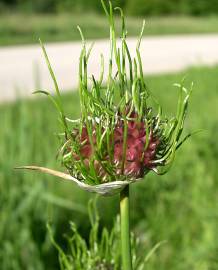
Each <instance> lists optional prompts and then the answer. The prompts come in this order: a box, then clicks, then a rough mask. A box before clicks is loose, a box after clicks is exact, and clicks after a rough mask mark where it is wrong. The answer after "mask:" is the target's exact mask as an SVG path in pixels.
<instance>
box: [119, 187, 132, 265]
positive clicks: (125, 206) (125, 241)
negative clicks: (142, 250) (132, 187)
mask: <svg viewBox="0 0 218 270" xmlns="http://www.w3.org/2000/svg"><path fill="white" fill-rule="evenodd" d="M120 229H121V251H122V270H132V256H131V243H130V229H129V186H126V187H125V188H124V189H123V190H122V191H121V192H120Z"/></svg>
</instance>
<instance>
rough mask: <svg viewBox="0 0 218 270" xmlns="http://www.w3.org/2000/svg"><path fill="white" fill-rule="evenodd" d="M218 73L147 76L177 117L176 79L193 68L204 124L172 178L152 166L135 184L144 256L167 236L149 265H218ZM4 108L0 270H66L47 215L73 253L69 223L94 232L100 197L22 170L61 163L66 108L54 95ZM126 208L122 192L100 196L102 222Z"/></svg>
mask: <svg viewBox="0 0 218 270" xmlns="http://www.w3.org/2000/svg"><path fill="white" fill-rule="evenodd" d="M217 73H218V67H215V68H196V69H190V70H188V71H186V72H183V73H179V74H174V75H166V74H165V75H161V76H149V77H147V79H146V80H147V83H148V86H149V87H150V89H151V90H152V91H153V92H154V94H155V95H156V96H157V98H158V99H159V101H160V103H161V104H162V105H163V108H164V110H165V111H166V112H167V113H168V114H170V115H171V114H172V113H173V112H174V109H175V107H176V104H175V103H176V102H175V101H176V100H177V94H178V90H177V89H176V88H174V87H172V84H173V83H174V82H180V81H181V79H182V78H183V76H184V75H185V74H188V78H187V83H189V82H190V81H194V91H193V95H192V98H191V104H190V108H189V114H188V121H187V123H186V131H187V132H189V131H191V130H192V131H193V130H196V129H199V128H203V129H205V132H203V133H201V134H198V135H195V136H194V137H193V138H191V139H190V140H189V141H188V142H187V143H186V144H185V145H184V146H183V147H182V149H181V150H179V152H178V155H177V158H176V162H175V164H174V166H173V168H172V170H171V171H170V172H169V173H168V174H167V175H165V176H162V177H158V176H156V175H155V174H153V173H150V174H149V175H148V176H146V178H145V179H144V181H142V182H141V183H136V184H134V185H132V186H131V198H132V199H131V227H132V230H133V231H134V233H135V234H136V235H137V236H138V237H140V239H141V241H142V243H143V248H142V249H141V252H142V254H143V255H144V254H146V253H147V252H148V251H149V250H151V248H152V247H153V246H154V245H155V244H156V243H158V242H160V241H163V240H166V241H167V242H166V243H165V244H164V245H162V246H161V247H160V248H159V249H158V251H157V252H156V253H155V254H154V255H153V256H152V257H151V259H150V260H149V263H148V266H147V269H149V270H157V269H160V270H183V269H184V270H187V269H193V270H205V269H210V270H216V269H218V259H217V252H218V235H217V227H218V217H217V208H218V178H217V175H218V171H217V158H218V141H217V133H218V124H217V123H218V107H217V91H218V82H217ZM63 99H64V105H65V109H66V111H67V113H68V115H71V116H72V117H77V116H78V115H79V106H78V104H79V99H78V94H77V93H70V94H67V95H63ZM0 115H1V126H0V239H1V241H0V269H1V270H21V269H22V270H23V269H28V270H29V269H30V270H31V269H34V270H43V269H50V270H54V269H59V267H58V261H57V252H56V250H55V248H54V247H53V246H52V244H51V241H50V239H49V235H48V231H47V229H46V222H47V221H50V222H51V224H52V227H53V230H54V234H55V239H56V241H57V242H58V243H59V244H60V245H61V247H62V248H63V249H64V250H65V249H66V241H65V240H64V237H63V234H66V233H68V232H69V230H70V226H69V220H72V221H73V222H76V224H77V226H78V229H79V232H80V233H81V234H82V235H83V236H84V237H85V238H86V239H87V237H88V232H89V229H90V224H89V222H88V213H87V202H88V200H89V199H90V198H91V197H93V196H94V195H92V194H88V193H86V192H84V191H82V190H80V189H78V188H77V187H76V186H75V185H73V184H71V183H68V182H61V181H60V180H58V179H55V178H54V177H50V176H44V175H42V174H38V173H28V172H20V171H19V172H17V171H16V172H15V171H14V170H13V167H14V166H17V165H27V164H37V165H43V166H47V167H50V168H56V169H58V162H57V161H56V160H55V155H56V152H57V149H58V145H59V142H58V140H57V137H56V136H55V132H57V131H58V130H59V129H58V123H57V115H56V112H55V110H54V109H53V107H52V105H51V104H50V103H49V101H48V100H47V99H45V98H39V99H36V100H33V101H17V102H15V103H14V104H8V105H1V106H0ZM118 210H119V209H118V197H114V198H110V197H108V198H107V197H106V198H100V200H99V213H100V217H101V226H106V227H107V228H109V229H110V228H111V226H112V224H113V221H114V218H115V216H116V214H117V213H118Z"/></svg>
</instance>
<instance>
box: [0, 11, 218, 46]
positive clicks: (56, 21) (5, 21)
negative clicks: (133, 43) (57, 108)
mask: <svg viewBox="0 0 218 270" xmlns="http://www.w3.org/2000/svg"><path fill="white" fill-rule="evenodd" d="M142 19H143V18H133V17H132V18H131V17H129V18H128V19H127V28H128V32H129V35H130V36H136V35H137V36H138V34H139V31H140V30H139V25H141V22H142ZM145 19H146V23H147V27H146V28H145V32H144V35H164V34H184V33H189V34H190V33H217V32H218V17H183V16H181V17H180V16H179V17H175V16H174V17H147V18H146V17H145ZM117 21H119V19H117ZM77 25H80V26H81V28H82V29H83V31H84V34H85V36H86V38H88V39H96V38H106V37H108V24H107V20H106V19H105V17H104V16H101V15H98V14H92V13H88V14H58V15H35V14H5V15H4V14H1V16H0V45H13V44H26V43H36V42H38V38H39V37H40V38H41V39H42V40H44V41H46V42H47V41H67V40H69V41H72V40H79V39H80V36H79V33H78V31H77V29H76V26H77ZM117 25H119V22H118V24H117Z"/></svg>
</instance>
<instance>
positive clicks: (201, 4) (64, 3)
mask: <svg viewBox="0 0 218 270" xmlns="http://www.w3.org/2000/svg"><path fill="white" fill-rule="evenodd" d="M111 2H112V3H113V5H114V6H120V7H122V8H123V9H124V10H125V11H127V13H129V14H133V15H151V14H152V15H160V14H189V15H190V14H192V15H206V14H217V13H218V2H217V0H210V1H208V0H194V1H193V0H112V1H111ZM7 9H14V10H18V11H27V12H30V11H32V12H40V13H42V12H46V13H52V12H61V11H67V12H69V11H77V12H78V11H81V12H83V11H87V10H92V11H97V12H102V8H101V2H100V0H46V1H44V0H1V3H0V10H2V11H4V10H7Z"/></svg>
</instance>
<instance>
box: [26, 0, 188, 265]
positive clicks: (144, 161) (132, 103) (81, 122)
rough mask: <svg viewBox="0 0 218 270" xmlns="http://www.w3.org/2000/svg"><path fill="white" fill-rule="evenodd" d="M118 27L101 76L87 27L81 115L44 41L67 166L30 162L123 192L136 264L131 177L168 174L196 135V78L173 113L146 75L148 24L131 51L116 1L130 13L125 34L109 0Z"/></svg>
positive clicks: (127, 256) (126, 249)
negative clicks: (192, 109) (191, 130)
mask: <svg viewBox="0 0 218 270" xmlns="http://www.w3.org/2000/svg"><path fill="white" fill-rule="evenodd" d="M102 6H103V8H104V10H105V13H106V16H107V18H108V21H109V28H110V52H109V54H110V59H109V63H108V64H109V69H108V74H107V75H105V72H104V69H105V68H104V67H105V63H104V57H103V56H102V55H101V67H100V76H99V79H96V78H95V77H94V76H93V75H91V76H90V75H89V74H88V71H87V66H88V61H89V57H90V53H91V50H92V45H91V47H89V48H87V46H86V42H85V39H84V36H83V33H82V30H81V29H80V28H79V27H78V30H79V32H80V34H81V38H82V44H83V45H82V50H81V54H80V58H79V59H80V61H79V95H80V107H81V117H80V118H79V119H71V118H69V117H67V116H66V115H65V112H64V108H63V105H62V101H61V95H60V91H59V87H58V83H57V81H56V78H55V75H54V73H53V70H52V68H51V65H50V62H49V59H48V56H47V53H46V51H45V48H44V46H43V44H42V43H41V46H42V50H43V53H44V56H45V59H46V62H47V65H48V68H49V71H50V74H51V77H52V79H53V82H54V86H55V89H56V96H52V95H51V94H50V93H48V92H46V91H36V93H43V94H46V95H48V97H49V98H50V99H51V101H52V102H53V103H54V105H55V107H56V108H57V110H58V113H59V120H60V123H61V126H62V131H61V135H62V145H61V146H60V150H59V158H60V160H61V163H62V165H63V166H64V167H65V168H66V171H67V173H63V172H57V171H54V170H51V169H48V168H44V167H37V166H25V167H22V168H25V169H33V170H39V171H42V172H45V173H49V174H52V175H55V176H58V177H61V178H64V179H67V180H71V181H74V182H75V183H77V184H78V185H79V186H80V187H81V188H83V189H85V190H88V191H90V192H96V193H99V194H102V195H113V194H115V193H119V192H120V194H121V195H120V215H121V217H120V218H121V247H122V248H121V250H122V261H123V264H122V267H123V268H122V269H123V270H127V269H128V270H129V269H132V259H131V248H130V232H129V184H131V183H133V182H136V181H139V180H141V179H143V178H144V177H145V175H146V174H147V173H148V172H150V171H154V172H155V173H157V174H159V175H161V174H164V173H166V172H167V171H168V170H169V168H170V167H171V166H172V164H173V161H174V158H175V153H176V150H177V149H178V148H179V147H180V146H181V145H182V144H183V142H184V141H185V140H186V139H187V138H188V137H189V136H190V134H188V135H186V136H185V137H183V138H182V137H181V136H182V132H183V125H184V121H185V117H186V112H187V108H188V101H189V97H190V94H191V90H192V86H191V87H190V89H186V88H185V87H184V85H183V82H182V83H181V84H175V86H176V87H178V89H179V99H178V106H177V112H176V115H175V116H174V117H172V118H167V117H166V116H165V115H164V114H163V112H162V108H161V106H160V104H159V103H158V101H157V100H156V98H155V97H154V96H153V95H152V93H151V91H150V90H149V88H148V87H147V85H146V83H145V79H144V73H143V65H142V60H141V56H140V44H141V39H142V34H143V30H144V26H145V22H143V26H142V30H141V33H140V35H139V39H138V42H137V44H136V51H135V56H132V55H131V54H130V50H129V48H128V44H127V39H126V38H127V30H126V25H125V19H124V15H123V11H122V10H121V9H120V8H115V10H117V11H118V12H119V13H120V15H121V19H122V33H121V38H120V42H119V43H118V42H117V37H116V31H115V23H114V15H113V11H114V10H113V7H112V5H111V3H110V2H109V7H107V6H106V5H105V3H104V2H103V1H102Z"/></svg>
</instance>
